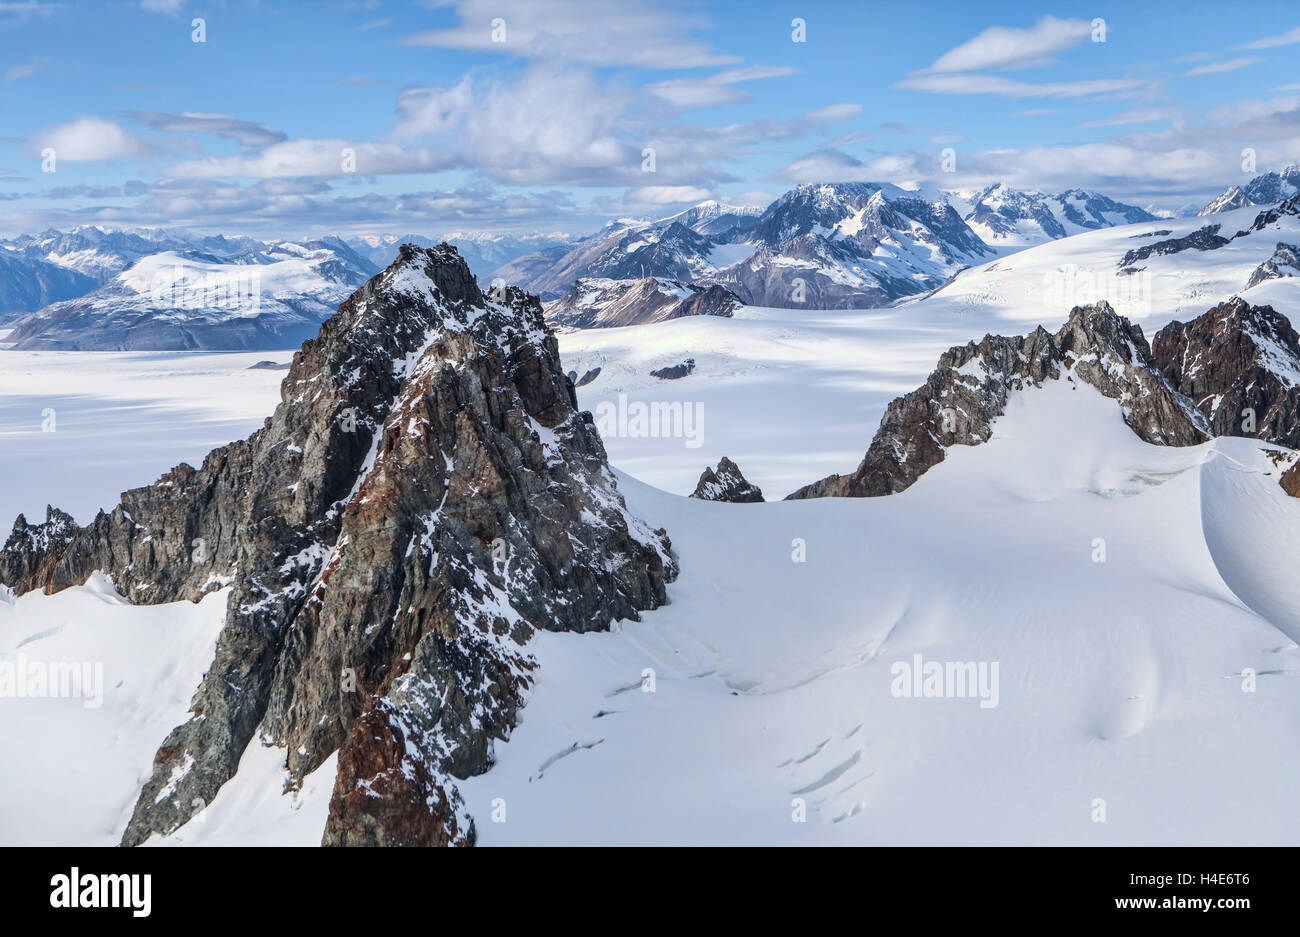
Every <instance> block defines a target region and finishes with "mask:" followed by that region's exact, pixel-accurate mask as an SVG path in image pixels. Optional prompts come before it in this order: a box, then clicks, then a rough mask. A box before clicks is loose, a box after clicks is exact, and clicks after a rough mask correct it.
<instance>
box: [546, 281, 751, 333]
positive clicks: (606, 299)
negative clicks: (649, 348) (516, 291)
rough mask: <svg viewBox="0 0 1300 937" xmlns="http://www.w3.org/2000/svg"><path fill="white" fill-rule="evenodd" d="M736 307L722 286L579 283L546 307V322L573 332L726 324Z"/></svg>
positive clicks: (605, 282) (654, 283) (665, 282)
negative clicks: (710, 320)
mask: <svg viewBox="0 0 1300 937" xmlns="http://www.w3.org/2000/svg"><path fill="white" fill-rule="evenodd" d="M741 305H742V303H741V302H740V299H739V297H737V296H736V294H734V293H732V292H731V291H730V290H728V289H726V288H725V287H722V286H698V285H696V284H692V283H681V282H679V281H677V280H660V279H656V278H655V277H645V278H644V279H639V280H609V279H597V278H592V277H584V278H582V279H580V280H578V281H577V282H576V283H574V284H573V289H571V290H569V292H567V293H565V294H564V296H563V297H561V298H560V299H557V300H556V301H555V302H553V303H548V304H547V306H546V321H547V322H550V323H551V324H553V325H567V326H570V327H572V328H578V329H591V328H604V327H612V326H620V325H644V324H647V323H651V322H664V321H667V320H668V319H680V318H682V317H684V316H722V317H724V318H729V317H730V316H731V315H732V313H733V312H735V311H736V309H737V308H739V307H740V306H741Z"/></svg>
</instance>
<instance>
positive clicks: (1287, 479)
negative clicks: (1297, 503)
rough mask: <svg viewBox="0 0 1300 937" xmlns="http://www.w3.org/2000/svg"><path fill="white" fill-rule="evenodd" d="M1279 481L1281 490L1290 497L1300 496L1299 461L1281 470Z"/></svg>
mask: <svg viewBox="0 0 1300 937" xmlns="http://www.w3.org/2000/svg"><path fill="white" fill-rule="evenodd" d="M1279 483H1280V484H1281V485H1282V490H1283V491H1285V492H1286V493H1287V494H1289V495H1290V496H1291V497H1293V498H1300V462H1297V463H1296V464H1295V465H1293V466H1291V467H1290V468H1289V469H1287V470H1286V471H1285V472H1283V473H1282V478H1281V479H1280V480H1279Z"/></svg>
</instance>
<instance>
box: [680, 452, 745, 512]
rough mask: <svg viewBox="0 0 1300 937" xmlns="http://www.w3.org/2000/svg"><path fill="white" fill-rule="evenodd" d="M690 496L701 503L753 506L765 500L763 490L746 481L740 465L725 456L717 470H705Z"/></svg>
mask: <svg viewBox="0 0 1300 937" xmlns="http://www.w3.org/2000/svg"><path fill="white" fill-rule="evenodd" d="M690 496H691V497H692V498H699V499H700V500H701V501H730V502H732V503H733V504H753V503H755V502H758V501H762V500H763V490H762V489H761V488H759V487H758V486H757V485H754V484H751V483H750V482H749V481H748V480H746V478H745V476H744V475H743V474H741V471H740V466H739V465H737V464H736V463H735V462H732V461H731V460H730V459H728V458H727V457H726V456H723V457H722V461H721V462H719V463H718V467H717V469H716V470H714V469H711V468H706V469H705V470H704V473H703V474H702V475H700V480H699V482H698V483H697V484H696V486H695V490H694V491H693V492H691V494H690Z"/></svg>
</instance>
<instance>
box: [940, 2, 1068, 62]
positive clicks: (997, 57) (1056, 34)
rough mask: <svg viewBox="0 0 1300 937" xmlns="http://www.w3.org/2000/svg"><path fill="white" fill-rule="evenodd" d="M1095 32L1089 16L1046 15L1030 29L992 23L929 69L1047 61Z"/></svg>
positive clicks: (943, 56) (950, 51)
mask: <svg viewBox="0 0 1300 937" xmlns="http://www.w3.org/2000/svg"><path fill="white" fill-rule="evenodd" d="M1091 34H1092V26H1091V25H1090V24H1089V23H1088V22H1087V21H1086V20H1062V19H1057V18H1056V17H1054V16H1045V17H1043V18H1042V19H1041V20H1039V21H1038V22H1037V23H1036V24H1034V25H1033V26H1031V27H1029V28H1028V29H1012V28H1009V27H1005V26H991V27H989V28H988V29H986V30H984V31H983V32H982V33H980V34H979V35H978V36H976V37H975V38H974V39H970V40H968V41H966V42H963V43H962V44H961V45H959V46H957V47H956V48H954V49H950V50H948V51H947V52H945V53H944V54H943V55H941V56H939V58H937V59H936V60H935V62H934V64H933V65H931V66H930V67H929V68H928V69H926V70H925V71H927V72H968V71H978V70H981V69H993V70H998V69H1014V68H1029V67H1031V66H1037V65H1045V64H1048V63H1050V62H1051V61H1052V58H1051V57H1052V56H1053V55H1055V54H1056V53H1058V52H1063V51H1065V50H1066V49H1070V48H1073V47H1074V46H1077V45H1079V44H1080V43H1082V42H1083V41H1084V40H1086V39H1087V38H1088V37H1089V36H1090V35H1091Z"/></svg>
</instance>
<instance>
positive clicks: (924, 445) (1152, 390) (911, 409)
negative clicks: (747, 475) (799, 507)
mask: <svg viewBox="0 0 1300 937" xmlns="http://www.w3.org/2000/svg"><path fill="white" fill-rule="evenodd" d="M1062 378H1064V379H1071V380H1080V381H1083V382H1084V383H1086V384H1091V385H1092V386H1093V387H1095V388H1097V390H1099V391H1101V393H1102V394H1104V395H1105V396H1107V397H1110V398H1112V399H1114V400H1117V401H1118V402H1119V404H1120V406H1121V408H1122V410H1123V413H1124V421H1125V422H1126V423H1128V425H1129V426H1130V427H1131V428H1132V429H1133V431H1134V432H1135V433H1136V434H1137V435H1138V436H1139V437H1141V438H1142V439H1144V440H1146V441H1147V442H1150V443H1155V444H1158V445H1166V446H1190V445H1195V444H1196V443H1199V442H1203V441H1205V440H1206V439H1208V438H1209V437H1210V435H1211V433H1210V427H1209V422H1208V421H1207V420H1206V419H1205V417H1204V416H1203V415H1202V414H1201V413H1200V412H1199V411H1197V410H1196V408H1195V407H1193V406H1192V404H1191V402H1190V401H1188V400H1186V399H1185V398H1184V397H1183V396H1182V395H1180V394H1179V393H1177V392H1176V391H1175V390H1174V389H1173V388H1172V387H1170V386H1169V383H1168V382H1167V381H1166V380H1165V379H1164V378H1163V377H1162V376H1161V375H1160V372H1159V371H1157V370H1156V369H1155V366H1154V361H1153V360H1152V357H1151V349H1150V348H1149V346H1148V345H1147V342H1146V339H1145V338H1144V337H1143V335H1142V330H1141V329H1140V328H1139V327H1138V326H1136V325H1133V324H1131V323H1130V322H1129V321H1128V320H1127V319H1125V318H1124V317H1123V316H1120V315H1118V314H1117V313H1116V312H1115V311H1114V310H1113V309H1112V308H1111V307H1110V306H1109V304H1107V303H1104V302H1103V303H1098V304H1097V305H1095V306H1077V307H1075V308H1074V309H1073V310H1071V312H1070V318H1069V321H1067V322H1066V323H1065V325H1064V326H1062V327H1061V330H1060V331H1059V332H1057V333H1056V334H1055V335H1051V334H1049V333H1048V332H1047V331H1046V330H1045V329H1043V328H1041V327H1039V328H1037V329H1035V330H1034V331H1033V332H1031V333H1030V334H1028V335H1025V336H1019V337H1015V338H1007V337H1004V336H999V335H986V336H984V339H983V340H982V341H981V342H980V343H979V344H978V345H977V344H975V343H974V342H971V343H969V344H967V345H965V346H958V347H956V348H952V349H949V350H948V351H947V352H945V353H944V354H943V355H942V356H940V358H939V363H938V366H937V367H936V368H935V370H934V371H933V372H932V373H931V374H930V376H929V378H928V379H927V380H926V382H925V384H924V385H922V386H921V387H920V388H918V389H917V390H914V391H912V392H911V393H910V394H907V395H905V396H903V397H898V398H896V399H895V400H893V401H892V402H891V403H890V404H889V406H888V407H887V408H886V409H885V415H884V417H883V418H882V419H881V421H880V428H879V429H878V430H877V431H876V435H875V438H874V439H872V441H871V446H870V447H869V448H868V449H867V454H866V456H865V458H863V460H862V463H861V464H860V465H859V466H858V468H857V470H856V471H855V472H854V473H853V474H852V475H831V476H829V477H827V478H824V479H821V480H820V481H817V482H814V483H812V484H811V485H807V486H805V487H803V488H800V489H799V490H798V491H795V492H793V493H792V494H790V495H789V496H788V498H792V499H798V498H824V497H848V498H864V497H877V496H881V495H888V494H894V493H896V492H899V491H903V490H904V489H906V488H908V487H910V486H911V485H912V483H914V482H915V481H916V480H917V479H918V478H920V477H921V476H922V475H923V474H925V472H927V471H928V470H929V469H930V468H932V467H933V466H935V465H937V464H938V463H940V462H942V461H943V459H944V457H945V455H946V451H947V449H948V447H950V446H954V445H961V446H976V445H979V444H980V443H983V442H987V441H988V439H989V437H990V436H991V435H992V431H993V429H992V427H993V421H994V420H995V419H996V418H997V417H999V416H1001V415H1002V413H1003V412H1004V410H1005V408H1006V404H1007V399H1008V398H1009V397H1010V395H1011V393H1012V391H1016V390H1022V389H1024V388H1027V387H1034V386H1039V385H1041V384H1042V383H1043V381H1045V380H1049V379H1053V380H1055V379H1062Z"/></svg>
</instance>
